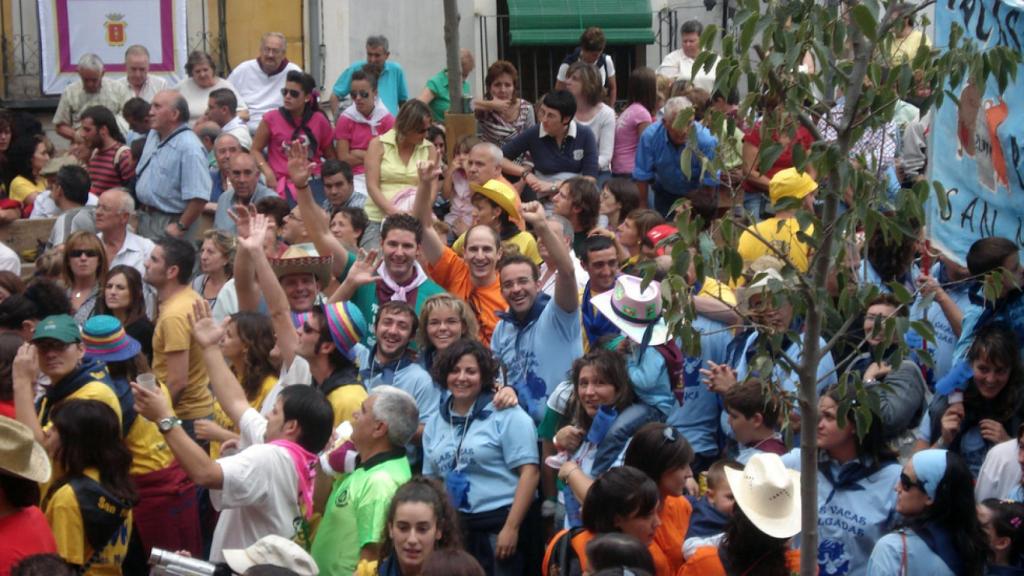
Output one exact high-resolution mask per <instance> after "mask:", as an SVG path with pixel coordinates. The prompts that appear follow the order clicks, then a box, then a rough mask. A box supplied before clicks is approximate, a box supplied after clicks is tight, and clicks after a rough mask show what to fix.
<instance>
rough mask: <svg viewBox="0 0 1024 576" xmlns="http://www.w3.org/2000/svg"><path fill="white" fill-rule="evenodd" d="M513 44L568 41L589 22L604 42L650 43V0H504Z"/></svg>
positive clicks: (568, 42) (651, 39)
mask: <svg viewBox="0 0 1024 576" xmlns="http://www.w3.org/2000/svg"><path fill="white" fill-rule="evenodd" d="M508 15H509V29H510V31H511V35H512V45H513V46H537V45H549V44H567V45H572V44H576V43H577V42H579V39H580V34H582V33H583V31H584V30H585V29H587V28H589V27H591V26H599V27H600V28H601V29H602V30H603V31H604V36H605V39H606V40H607V42H608V44H653V43H654V30H652V29H651V20H652V19H653V16H652V12H651V2H650V0H508Z"/></svg>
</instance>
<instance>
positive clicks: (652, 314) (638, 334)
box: [590, 274, 669, 346]
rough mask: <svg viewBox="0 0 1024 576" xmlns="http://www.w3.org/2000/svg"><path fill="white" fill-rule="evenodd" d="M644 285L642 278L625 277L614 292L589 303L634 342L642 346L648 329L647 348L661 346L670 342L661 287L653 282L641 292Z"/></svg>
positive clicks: (601, 295) (599, 296)
mask: <svg viewBox="0 0 1024 576" xmlns="http://www.w3.org/2000/svg"><path fill="white" fill-rule="evenodd" d="M642 285H643V278H639V277H637V276H630V275H628V274H623V275H622V276H619V277H618V278H616V279H615V287H614V288H612V289H611V290H609V291H607V292H604V293H602V294H598V295H597V296H594V297H592V298H591V299H590V302H591V303H592V304H593V305H594V306H595V307H597V309H598V310H599V311H600V312H601V314H604V317H605V318H607V319H609V320H611V321H612V324H615V326H616V327H617V328H618V329H619V330H621V331H622V334H623V335H624V336H626V337H627V338H629V339H630V340H632V341H633V342H637V343H639V344H643V343H644V337H645V335H646V334H647V332H648V329H649V330H650V338H649V339H648V340H647V344H649V345H651V346H659V345H661V344H664V343H665V342H668V339H669V333H668V325H667V324H665V319H664V318H663V317H662V314H661V284H659V283H658V282H651V283H650V284H648V285H647V289H646V290H641V286H642Z"/></svg>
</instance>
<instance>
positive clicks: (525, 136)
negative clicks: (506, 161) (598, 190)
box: [501, 120, 597, 178]
mask: <svg viewBox="0 0 1024 576" xmlns="http://www.w3.org/2000/svg"><path fill="white" fill-rule="evenodd" d="M501 151H502V153H503V154H504V155H505V158H518V157H520V156H522V155H523V154H525V153H526V152H529V153H530V157H531V158H532V159H533V169H534V171H535V172H536V173H537V174H538V175H539V176H553V175H555V174H559V173H565V172H569V173H572V174H578V175H580V176H592V177H594V178H597V138H595V137H594V133H593V132H591V131H590V128H588V127H586V126H579V125H577V124H576V121H575V120H572V121H570V122H569V133H568V134H566V136H565V139H563V140H562V146H561V147H559V146H558V144H557V143H556V142H555V138H554V136H551V135H549V134H548V133H547V132H545V131H544V128H543V127H542V126H541V125H540V124H534V125H533V126H531V127H529V128H527V129H526V130H523V131H522V132H521V133H520V134H519V135H518V136H516V137H515V138H513V139H512V140H510V141H508V142H507V143H506V144H505V146H503V147H502V148H501Z"/></svg>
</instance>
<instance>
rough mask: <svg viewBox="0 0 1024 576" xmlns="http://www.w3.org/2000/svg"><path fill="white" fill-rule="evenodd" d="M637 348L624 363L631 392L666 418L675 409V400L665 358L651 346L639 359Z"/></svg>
mask: <svg viewBox="0 0 1024 576" xmlns="http://www.w3.org/2000/svg"><path fill="white" fill-rule="evenodd" d="M637 348H638V347H637ZM637 348H634V350H633V352H632V353H630V355H629V359H628V360H627V362H626V368H627V370H629V379H630V380H631V381H632V382H633V392H635V393H636V396H637V398H638V399H639V400H640V401H641V402H643V403H644V404H647V405H648V406H650V407H651V408H654V409H655V410H657V411H658V412H661V413H662V414H664V415H665V416H666V417H667V416H668V415H669V414H671V413H672V410H673V409H675V406H676V399H675V396H673V395H672V384H671V382H670V381H669V377H668V366H667V365H666V364H665V357H664V356H662V355H661V352H658V351H657V350H655V349H654V347H653V346H648V347H647V349H646V350H644V355H643V357H640V350H639V349H637Z"/></svg>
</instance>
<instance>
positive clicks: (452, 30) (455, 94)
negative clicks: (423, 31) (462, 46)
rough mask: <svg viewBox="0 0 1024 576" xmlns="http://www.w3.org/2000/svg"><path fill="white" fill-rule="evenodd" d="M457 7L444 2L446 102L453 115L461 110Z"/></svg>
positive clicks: (452, 2) (447, 0) (450, 0)
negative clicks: (446, 58) (446, 61)
mask: <svg viewBox="0 0 1024 576" xmlns="http://www.w3.org/2000/svg"><path fill="white" fill-rule="evenodd" d="M459 19H460V16H459V5H458V3H457V0H444V47H445V50H446V52H447V54H448V101H449V102H451V107H450V109H449V110H450V111H451V112H452V113H455V114H461V113H463V112H465V110H463V109H462V66H461V65H460V63H459Z"/></svg>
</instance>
